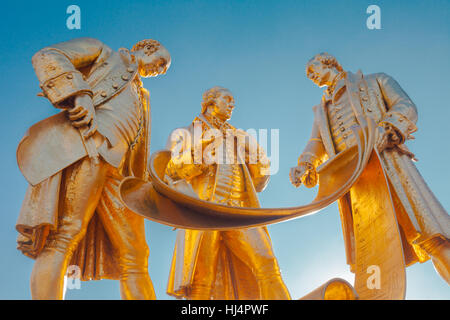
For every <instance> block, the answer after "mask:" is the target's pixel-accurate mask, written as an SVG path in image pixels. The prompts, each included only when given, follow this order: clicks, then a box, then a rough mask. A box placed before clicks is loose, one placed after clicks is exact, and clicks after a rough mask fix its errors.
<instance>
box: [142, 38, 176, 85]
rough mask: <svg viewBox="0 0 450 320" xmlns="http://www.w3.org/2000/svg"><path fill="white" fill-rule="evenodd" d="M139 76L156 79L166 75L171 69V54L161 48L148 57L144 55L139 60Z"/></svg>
mask: <svg viewBox="0 0 450 320" xmlns="http://www.w3.org/2000/svg"><path fill="white" fill-rule="evenodd" d="M138 63H139V74H140V75H141V77H144V78H148V77H156V76H157V75H160V74H165V73H166V72H167V70H168V69H169V67H170V63H171V59H170V54H169V52H168V51H167V49H166V48H164V47H163V46H160V47H159V49H158V50H157V51H156V52H154V53H152V54H151V55H147V54H145V53H142V54H141V55H140V57H139V59H138Z"/></svg>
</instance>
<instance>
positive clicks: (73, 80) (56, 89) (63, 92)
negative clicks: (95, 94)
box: [41, 71, 92, 105]
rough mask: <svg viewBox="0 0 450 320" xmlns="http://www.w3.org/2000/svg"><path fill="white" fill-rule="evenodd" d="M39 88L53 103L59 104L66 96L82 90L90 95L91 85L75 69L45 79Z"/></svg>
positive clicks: (76, 93)
mask: <svg viewBox="0 0 450 320" xmlns="http://www.w3.org/2000/svg"><path fill="white" fill-rule="evenodd" d="M41 88H42V90H43V91H44V94H45V96H46V97H47V98H48V100H50V102H51V103H52V104H53V105H58V104H61V103H62V102H63V101H64V100H66V99H67V98H69V97H71V96H74V95H78V94H80V93H82V92H84V93H87V94H90V95H91V96H92V90H91V87H90V86H89V84H88V83H87V82H86V81H85V80H84V79H83V76H82V75H81V73H80V72H77V71H72V72H66V73H63V74H61V75H59V76H57V77H55V78H53V79H50V80H47V81H45V82H44V83H43V84H42V85H41Z"/></svg>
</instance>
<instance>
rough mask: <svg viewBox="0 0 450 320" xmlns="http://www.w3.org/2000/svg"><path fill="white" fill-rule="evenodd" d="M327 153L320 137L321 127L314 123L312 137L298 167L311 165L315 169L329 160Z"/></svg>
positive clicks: (299, 160) (299, 159)
mask: <svg viewBox="0 0 450 320" xmlns="http://www.w3.org/2000/svg"><path fill="white" fill-rule="evenodd" d="M327 156H328V155H327V153H326V151H325V147H324V145H323V142H322V138H321V137H320V132H319V127H318V125H317V124H316V122H315V121H314V124H313V128H312V132H311V137H310V138H309V141H308V143H307V144H306V147H305V149H303V152H302V154H301V155H300V157H299V158H298V163H297V164H298V165H300V164H305V163H306V164H311V165H312V166H313V167H314V168H317V167H318V166H320V165H321V164H322V163H323V162H324V161H325V160H326V158H327Z"/></svg>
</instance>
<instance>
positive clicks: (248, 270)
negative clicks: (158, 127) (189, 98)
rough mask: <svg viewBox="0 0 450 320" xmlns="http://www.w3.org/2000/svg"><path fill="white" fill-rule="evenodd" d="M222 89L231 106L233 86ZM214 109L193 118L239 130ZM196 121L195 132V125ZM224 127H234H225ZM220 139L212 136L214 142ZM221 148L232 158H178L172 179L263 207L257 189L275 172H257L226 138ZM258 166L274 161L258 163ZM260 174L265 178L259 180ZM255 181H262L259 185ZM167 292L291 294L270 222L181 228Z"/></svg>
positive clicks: (214, 198)
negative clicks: (235, 227) (208, 162)
mask: <svg viewBox="0 0 450 320" xmlns="http://www.w3.org/2000/svg"><path fill="white" fill-rule="evenodd" d="M211 90H213V89H211ZM214 90H215V89H214ZM217 93H218V96H219V97H225V98H226V97H228V100H227V105H228V106H229V105H231V104H232V102H233V100H232V96H231V94H230V93H229V91H228V90H226V89H217ZM219 97H216V98H215V100H214V102H213V103H214V104H218V103H219V102H218V99H219ZM213 109H214V105H209V106H208V107H207V108H206V109H205V111H204V113H202V114H200V115H199V116H198V117H197V118H196V119H195V120H194V122H193V125H194V124H195V123H197V124H199V121H200V122H201V125H202V135H204V133H205V132H206V131H207V130H209V129H213V128H215V129H218V130H221V131H222V133H223V134H224V135H226V134H233V135H234V134H236V130H235V129H234V128H233V127H232V126H231V125H229V124H228V123H226V120H228V119H227V118H225V120H221V118H220V116H221V115H222V113H221V112H222V110H218V111H217V113H215V112H211V110H213ZM230 116H231V113H230ZM193 125H192V126H190V128H188V130H189V131H192V130H193ZM224 127H226V128H227V129H228V130H229V131H227V132H225V130H224ZM230 132H232V133H230ZM172 137H173V136H172ZM172 141H174V140H172ZM224 141H225V140H224ZM215 142H216V141H215V140H214V139H212V140H211V141H210V142H209V143H211V144H214V143H215ZM179 144H182V146H181V148H180V149H178V150H181V151H182V152H183V151H185V150H186V148H189V150H188V151H189V152H188V154H191V150H190V147H191V146H189V145H187V144H186V141H183V140H175V141H174V142H172V143H169V148H170V149H171V150H174V149H176V148H178V147H179ZM219 147H223V148H225V149H226V150H225V152H228V155H229V156H231V159H232V162H231V163H220V162H219V163H212V164H211V165H204V164H198V165H196V164H183V163H181V164H178V163H176V162H175V161H174V159H173V158H172V159H171V160H170V161H169V163H168V165H167V169H166V174H167V179H168V180H169V183H170V184H171V185H172V187H173V188H176V189H178V190H179V191H181V192H187V193H189V192H191V194H192V195H197V196H198V197H199V198H200V199H203V200H207V201H209V202H213V203H221V204H226V205H227V206H234V207H243V206H248V207H259V202H258V200H257V197H256V192H258V191H261V190H262V188H263V187H264V186H265V184H266V183H267V179H268V178H269V177H268V176H265V177H263V176H261V175H257V174H255V175H253V174H252V171H250V170H249V168H248V163H246V162H243V161H242V162H239V161H237V160H239V159H238V157H239V154H237V153H236V152H235V149H234V146H233V147H230V146H229V145H226V144H225V143H224V142H222V145H219ZM205 150H206V145H205V149H204V151H205ZM192 165H194V166H198V168H197V170H192ZM253 166H259V167H263V166H268V164H263V163H261V162H258V163H254V164H253ZM186 168H188V169H189V170H186ZM254 172H256V170H255V171H254ZM180 177H183V178H180ZM256 178H258V179H263V180H264V182H263V183H259V184H258V183H255V184H254V183H253V180H254V179H256ZM177 180H178V181H177ZM185 182H188V183H185ZM254 185H256V186H258V185H259V186H260V187H259V189H255V187H254ZM167 292H168V293H169V294H171V295H174V296H176V297H184V298H187V299H206V300H209V299H289V298H290V296H289V292H288V290H287V288H286V286H285V284H284V282H283V280H282V278H281V274H280V269H279V266H278V263H277V260H276V258H275V256H274V253H273V248H272V242H271V240H270V237H269V234H268V231H267V229H266V228H264V227H260V228H253V229H241V230H231V231H199V230H179V231H178V234H177V242H176V245H175V250H174V256H173V261H172V268H171V272H170V276H169V283H168V288H167Z"/></svg>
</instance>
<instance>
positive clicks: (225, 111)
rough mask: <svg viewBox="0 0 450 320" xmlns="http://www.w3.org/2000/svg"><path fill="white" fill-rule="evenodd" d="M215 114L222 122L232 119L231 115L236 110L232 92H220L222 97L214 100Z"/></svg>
mask: <svg viewBox="0 0 450 320" xmlns="http://www.w3.org/2000/svg"><path fill="white" fill-rule="evenodd" d="M211 108H214V110H213V112H214V114H215V115H216V116H217V117H219V118H220V119H222V120H225V121H226V120H229V119H231V115H232V113H233V109H234V98H233V95H232V94H231V92H230V91H228V90H222V91H220V96H219V97H217V98H216V99H215V100H214V106H211Z"/></svg>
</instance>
